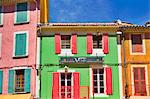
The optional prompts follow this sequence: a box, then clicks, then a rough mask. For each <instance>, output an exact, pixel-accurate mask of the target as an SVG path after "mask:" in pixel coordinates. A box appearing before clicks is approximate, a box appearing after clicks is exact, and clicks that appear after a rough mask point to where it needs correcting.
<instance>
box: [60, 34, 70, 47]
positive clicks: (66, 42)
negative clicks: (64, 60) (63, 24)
mask: <svg viewBox="0 0 150 99" xmlns="http://www.w3.org/2000/svg"><path fill="white" fill-rule="evenodd" d="M70 41H71V35H61V49H70V45H71V44H70Z"/></svg>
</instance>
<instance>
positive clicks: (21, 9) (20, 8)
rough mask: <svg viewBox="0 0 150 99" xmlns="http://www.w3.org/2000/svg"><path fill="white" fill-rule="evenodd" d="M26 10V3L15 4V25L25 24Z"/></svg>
mask: <svg viewBox="0 0 150 99" xmlns="http://www.w3.org/2000/svg"><path fill="white" fill-rule="evenodd" d="M27 10H28V3H27V2H25V3H18V4H17V12H16V23H24V22H27V20H28V19H27V16H28V15H27V14H28V13H27Z"/></svg>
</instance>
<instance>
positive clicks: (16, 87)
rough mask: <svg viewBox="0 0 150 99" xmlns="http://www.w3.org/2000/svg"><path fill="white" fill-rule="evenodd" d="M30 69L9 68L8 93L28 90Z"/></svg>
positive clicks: (26, 91)
mask: <svg viewBox="0 0 150 99" xmlns="http://www.w3.org/2000/svg"><path fill="white" fill-rule="evenodd" d="M30 75H31V69H17V70H9V80H8V93H22V92H23V93H28V92H30Z"/></svg>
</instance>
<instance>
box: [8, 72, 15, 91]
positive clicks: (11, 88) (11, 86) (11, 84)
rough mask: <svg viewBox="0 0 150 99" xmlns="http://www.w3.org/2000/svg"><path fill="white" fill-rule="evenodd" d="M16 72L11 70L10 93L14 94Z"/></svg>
mask: <svg viewBox="0 0 150 99" xmlns="http://www.w3.org/2000/svg"><path fill="white" fill-rule="evenodd" d="M14 76H15V75H14V70H9V79H8V93H14Z"/></svg>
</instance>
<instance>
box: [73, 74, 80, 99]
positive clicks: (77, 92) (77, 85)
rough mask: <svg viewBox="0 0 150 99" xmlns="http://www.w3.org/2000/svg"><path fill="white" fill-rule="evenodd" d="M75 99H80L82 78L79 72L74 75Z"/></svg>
mask: <svg viewBox="0 0 150 99" xmlns="http://www.w3.org/2000/svg"><path fill="white" fill-rule="evenodd" d="M73 84H74V86H73V99H80V76H79V73H78V72H75V73H73Z"/></svg>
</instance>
